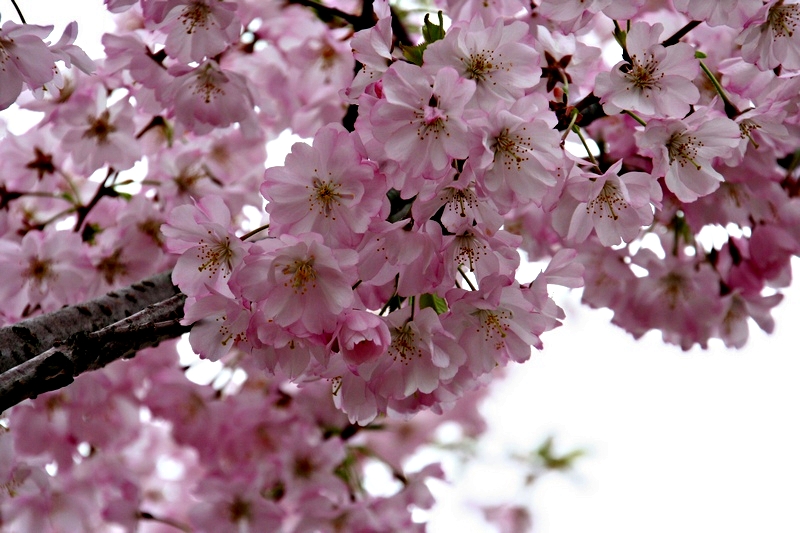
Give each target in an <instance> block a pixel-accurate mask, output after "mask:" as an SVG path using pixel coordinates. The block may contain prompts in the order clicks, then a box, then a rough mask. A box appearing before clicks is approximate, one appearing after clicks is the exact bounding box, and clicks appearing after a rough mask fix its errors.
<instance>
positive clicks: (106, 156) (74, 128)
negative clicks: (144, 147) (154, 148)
mask: <svg viewBox="0 0 800 533" xmlns="http://www.w3.org/2000/svg"><path fill="white" fill-rule="evenodd" d="M134 113H135V111H134V108H133V106H132V105H131V104H130V102H129V101H128V99H127V98H123V99H121V100H119V101H117V102H115V103H113V104H111V106H108V105H107V97H106V94H105V89H104V88H101V87H97V89H96V90H95V91H94V92H93V93H91V94H90V93H86V94H81V95H75V96H73V97H72V98H70V100H69V103H68V107H67V108H66V109H65V110H64V111H63V113H61V114H60V115H59V121H58V124H57V125H56V131H61V132H62V133H61V140H62V142H63V143H64V146H65V148H66V149H67V150H69V152H70V154H71V156H72V157H71V159H72V163H73V165H74V167H75V168H76V169H77V170H78V171H79V172H84V173H86V174H87V175H88V174H91V173H92V172H94V171H95V170H97V169H99V168H102V167H103V166H105V165H109V166H111V167H113V168H114V169H115V170H126V169H129V168H131V167H132V166H133V165H134V163H136V161H138V160H139V158H140V157H141V147H140V146H139V143H137V142H136V139H135V135H136V131H135V124H134Z"/></svg>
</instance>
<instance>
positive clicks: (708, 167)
mask: <svg viewBox="0 0 800 533" xmlns="http://www.w3.org/2000/svg"><path fill="white" fill-rule="evenodd" d="M708 115H709V113H708V108H705V109H704V110H702V111H697V112H695V113H694V114H692V115H690V116H689V117H687V118H686V119H683V120H676V119H667V120H657V119H654V120H650V121H648V123H647V127H646V128H645V130H644V131H643V132H639V133H637V134H636V143H637V144H638V145H639V147H640V148H641V149H642V151H643V152H644V153H645V154H646V155H650V156H652V158H653V174H654V175H656V176H665V182H666V184H667V187H668V188H669V190H670V191H672V192H673V193H675V196H677V197H678V199H680V200H681V201H683V202H692V201H694V200H696V199H697V198H699V197H701V196H705V195H706V194H709V193H711V192H713V191H714V190H716V189H717V187H719V183H720V182H721V181H723V179H724V178H723V177H722V175H721V174H720V173H719V172H718V171H717V170H715V169H714V166H713V162H714V158H715V157H725V156H729V155H730V154H732V153H733V150H734V149H735V148H736V147H737V146H738V145H739V142H740V141H741V133H740V130H739V127H738V126H737V125H736V123H735V122H733V121H732V120H730V119H728V118H724V117H713V116H711V117H709V116H708Z"/></svg>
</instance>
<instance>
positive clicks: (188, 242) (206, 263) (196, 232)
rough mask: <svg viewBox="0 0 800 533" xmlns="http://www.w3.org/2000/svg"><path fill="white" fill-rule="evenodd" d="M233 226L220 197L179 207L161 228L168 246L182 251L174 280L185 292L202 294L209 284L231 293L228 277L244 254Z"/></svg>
mask: <svg viewBox="0 0 800 533" xmlns="http://www.w3.org/2000/svg"><path fill="white" fill-rule="evenodd" d="M230 226H231V214H230V211H229V210H228V207H227V206H226V205H225V202H223V201H222V199H221V198H219V197H218V196H207V197H205V198H201V199H200V200H199V201H198V202H196V203H195V204H194V205H183V206H179V207H176V208H175V209H173V210H172V211H171V212H170V214H169V215H168V216H167V222H166V224H164V225H163V226H162V227H161V231H162V232H163V233H164V235H165V236H166V238H167V249H168V250H169V251H171V252H173V253H180V254H181V257H180V258H179V259H178V263H177V264H176V265H175V269H174V270H173V274H172V279H173V281H174V283H175V284H176V285H178V286H180V287H181V290H183V291H184V292H185V293H186V294H188V295H190V296H195V295H197V294H202V293H204V292H205V291H206V290H207V289H206V286H208V287H211V288H213V289H216V290H218V291H222V292H223V293H230V291H229V290H228V288H227V281H228V278H229V277H230V275H231V273H232V272H233V270H234V267H235V266H236V265H238V264H239V263H240V262H241V261H242V259H243V257H244V254H245V245H244V244H243V243H242V242H241V241H240V240H239V238H238V237H236V235H234V234H233V231H232V230H231V229H230Z"/></svg>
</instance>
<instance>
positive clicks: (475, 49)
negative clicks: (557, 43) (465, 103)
mask: <svg viewBox="0 0 800 533" xmlns="http://www.w3.org/2000/svg"><path fill="white" fill-rule="evenodd" d="M527 34H528V25H527V24H525V23H523V22H521V21H516V22H512V23H511V24H508V25H505V24H504V22H503V20H502V19H498V20H497V22H496V23H495V24H494V25H493V26H490V27H485V26H484V23H483V20H482V19H481V18H480V17H475V18H473V19H472V20H471V21H470V23H469V24H455V25H453V26H452V27H450V28H449V29H448V30H447V33H446V34H445V37H444V39H442V40H440V41H436V42H435V43H433V44H431V45H430V46H428V47H427V48H426V49H425V55H424V65H423V68H424V69H426V70H429V71H430V72H432V73H435V72H438V71H439V70H440V69H442V68H444V67H452V68H454V69H456V71H458V73H459V74H460V75H461V77H463V78H466V79H471V80H474V81H475V85H476V88H477V89H476V92H475V99H476V103H477V104H478V105H479V106H481V107H483V108H489V109H491V107H493V106H494V102H495V101H496V99H497V98H502V99H505V100H511V101H513V100H515V99H516V98H519V97H521V96H522V95H523V94H525V90H526V89H528V88H530V87H533V86H534V85H536V83H537V82H538V81H539V74H540V72H541V69H540V68H539V57H538V54H537V53H536V51H535V50H534V49H533V48H532V47H531V46H529V45H528V44H527V43H524V42H523V40H524V39H525V37H526V36H527Z"/></svg>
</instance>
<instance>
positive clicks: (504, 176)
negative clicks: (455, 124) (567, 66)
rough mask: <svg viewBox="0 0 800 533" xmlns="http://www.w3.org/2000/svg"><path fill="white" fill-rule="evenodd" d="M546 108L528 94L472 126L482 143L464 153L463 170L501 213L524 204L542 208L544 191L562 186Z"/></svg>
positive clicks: (556, 136) (556, 144) (555, 134)
mask: <svg viewBox="0 0 800 533" xmlns="http://www.w3.org/2000/svg"><path fill="white" fill-rule="evenodd" d="M546 106H547V104H546V103H545V102H543V101H542V99H541V98H540V97H539V95H530V96H526V97H524V98H520V99H519V100H517V101H516V102H515V103H514V104H513V105H512V106H511V107H510V108H507V107H506V106H505V105H503V104H498V105H497V106H496V107H495V108H494V109H493V110H492V113H490V114H489V115H488V116H487V117H486V118H485V119H479V120H475V121H474V123H473V124H474V126H475V127H476V128H480V129H481V130H482V131H483V142H482V143H481V144H480V145H477V144H476V145H475V147H474V148H473V149H472V150H471V151H470V159H469V161H468V167H467V168H468V169H469V171H470V172H474V173H475V175H476V179H477V182H478V184H479V185H480V191H481V193H482V196H485V197H488V198H491V199H492V202H494V203H495V204H496V205H497V206H498V207H500V208H501V209H502V212H507V211H509V210H510V209H512V208H514V207H517V206H519V205H522V204H526V203H528V202H533V203H534V204H536V205H542V201H543V200H544V198H545V196H546V195H547V193H548V191H549V190H552V189H555V188H557V186H558V185H559V182H562V183H563V180H564V175H563V173H562V171H561V167H562V166H563V164H564V158H563V154H562V152H561V150H560V149H559V148H558V147H559V145H560V139H559V134H558V132H556V131H555V130H554V129H553V127H554V126H555V121H554V117H553V116H552V115H549V113H548V112H545V111H544V110H545V109H546Z"/></svg>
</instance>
